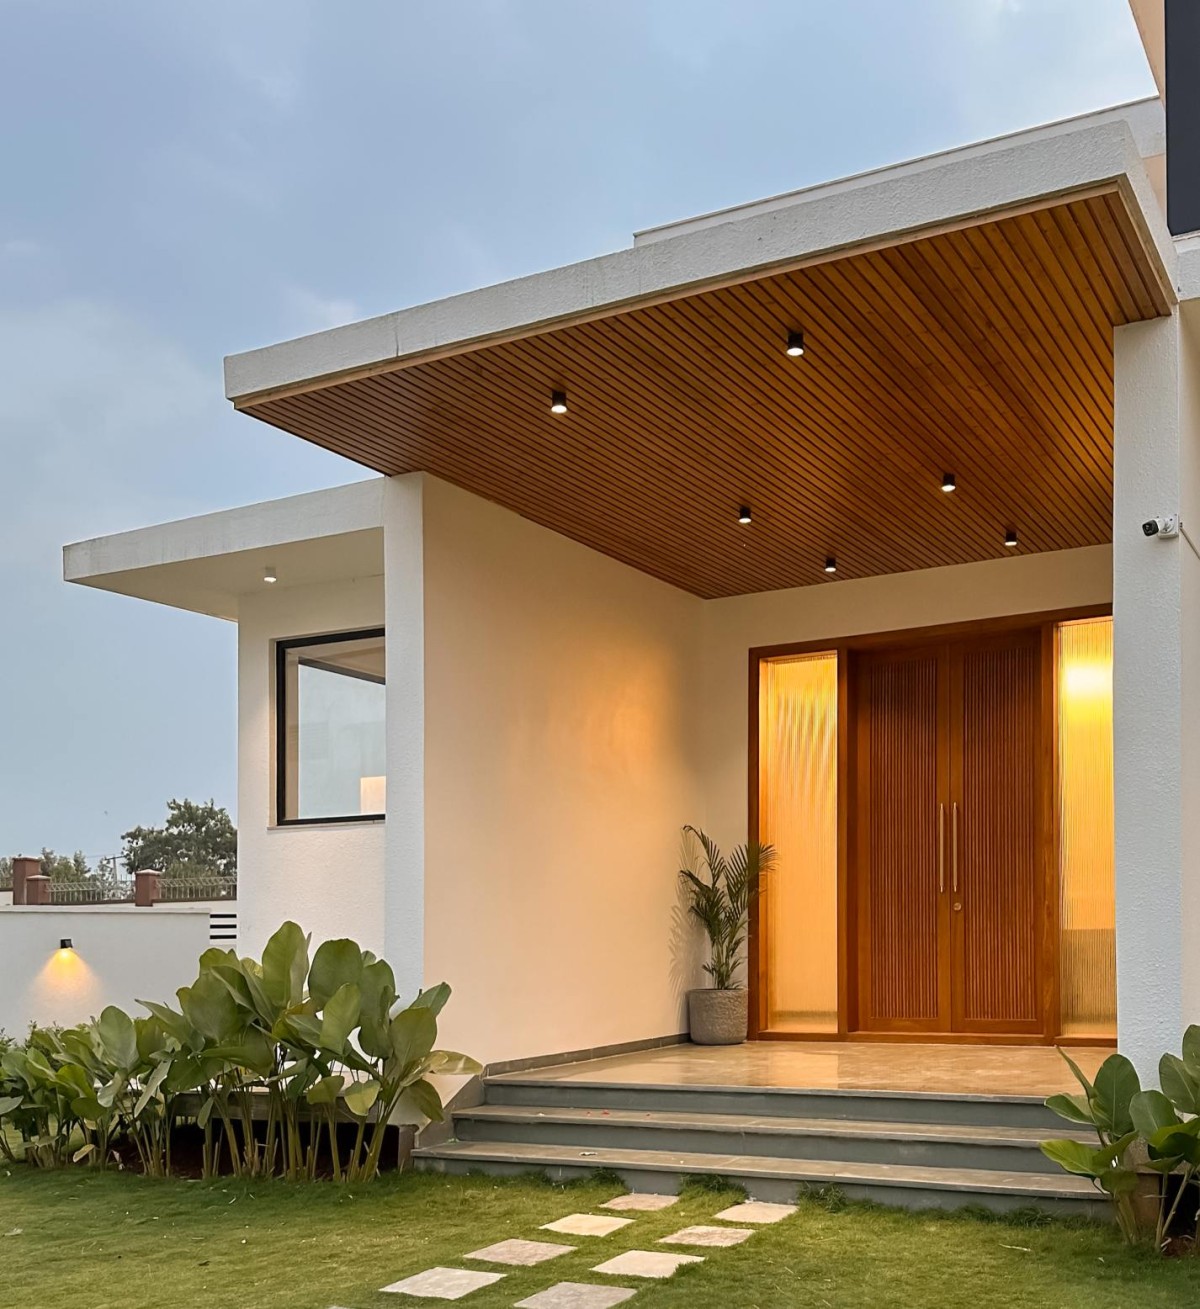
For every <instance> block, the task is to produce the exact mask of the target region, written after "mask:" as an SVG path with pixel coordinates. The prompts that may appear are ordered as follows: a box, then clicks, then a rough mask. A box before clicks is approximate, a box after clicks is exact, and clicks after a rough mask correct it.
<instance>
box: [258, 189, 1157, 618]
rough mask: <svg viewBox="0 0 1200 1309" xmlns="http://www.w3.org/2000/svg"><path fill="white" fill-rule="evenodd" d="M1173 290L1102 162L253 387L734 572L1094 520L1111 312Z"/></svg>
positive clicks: (852, 566)
mask: <svg viewBox="0 0 1200 1309" xmlns="http://www.w3.org/2000/svg"><path fill="white" fill-rule="evenodd" d="M1167 308H1168V306H1167V304H1166V302H1165V300H1164V298H1163V292H1162V290H1161V288H1160V286H1159V284H1158V283H1157V281H1156V280H1155V277H1154V274H1153V269H1152V266H1151V265H1150V263H1149V261H1148V259H1147V257H1146V254H1145V251H1144V249H1143V247H1142V245H1141V242H1140V239H1139V237H1138V235H1137V232H1136V229H1135V227H1134V225H1133V223H1132V222H1131V220H1130V218H1129V215H1128V212H1127V210H1126V208H1125V205H1124V203H1123V201H1122V200H1121V198H1120V196H1119V195H1118V193H1117V192H1116V190H1115V188H1114V189H1113V190H1112V191H1107V192H1102V193H1091V194H1089V195H1087V196H1085V197H1082V198H1076V199H1072V200H1069V201H1064V202H1062V203H1059V204H1056V205H1052V206H1047V207H1044V208H1041V209H1037V210H1032V211H1027V212H1023V213H1020V214H1015V215H1011V216H1007V217H1003V218H997V219H992V220H990V221H986V222H980V223H978V224H976V225H974V226H969V227H964V228H960V229H958V230H953V231H941V232H938V233H936V234H934V235H929V236H926V237H923V238H921V239H918V240H912V241H909V242H906V243H904V244H899V245H894V246H891V247H888V248H886V249H875V250H870V251H866V252H860V253H854V254H850V255H847V256H845V257H842V258H839V259H835V260H829V261H826V262H821V263H817V264H812V265H809V266H806V267H802V268H799V269H796V270H793V271H789V272H784V273H774V274H771V275H769V276H760V277H757V278H754V279H751V280H747V281H743V282H740V283H738V284H736V285H731V286H725V287H722V288H720V289H715V290H708V291H704V292H701V293H698V294H693V295H690V296H687V297H682V298H678V299H675V300H671V301H668V302H665V303H656V304H653V305H649V306H639V307H635V308H632V309H628V310H626V311H624V312H620V313H614V314H610V315H609V316H606V317H603V318H599V319H595V320H593V321H589V322H582V323H576V324H573V325H569V326H562V327H557V328H554V329H551V330H546V331H543V332H541V333H539V334H535V335H528V336H525V337H523V338H521V339H516V340H508V341H503V342H499V343H493V344H486V345H482V346H477V347H475V348H473V349H469V350H466V351H464V352H462V353H459V354H454V355H451V356H449V357H441V358H436V359H431V360H427V361H418V362H414V363H410V364H408V365H406V366H395V365H393V366H391V368H390V369H388V370H384V371H379V372H376V373H374V374H372V375H368V376H358V377H353V378H350V379H346V380H341V381H338V380H334V381H330V382H326V383H324V384H320V385H317V386H315V387H313V388H312V389H309V390H306V391H303V392H301V393H295V394H281V395H278V396H265V397H261V398H258V399H255V398H251V399H250V400H249V401H248V402H244V403H243V406H242V407H243V408H244V409H245V410H246V411H247V412H249V413H251V414H253V415H254V416H255V417H257V418H261V419H263V420H264V421H265V422H268V423H271V424H273V425H274V426H276V427H281V428H283V429H284V430H286V431H288V432H292V433H295V434H296V435H297V436H301V437H304V438H305V439H306V440H309V441H313V442H315V443H316V444H318V445H321V446H324V447H326V448H327V449H330V450H335V451H337V452H338V453H340V454H344V455H347V456H348V457H349V458H351V459H354V460H357V461H358V462H359V463H362V464H365V465H367V466H368V467H370V468H373V469H375V470H377V471H378V472H381V473H388V474H394V473H406V472H413V471H417V470H423V471H426V472H429V473H433V474H435V475H436V476H438V477H441V478H444V479H446V480H447V481H449V482H453V483H455V484H456V485H458V486H461V487H463V488H465V489H466V490H468V491H471V492H474V493H475V494H477V495H480V496H483V497H485V498H487V499H489V500H493V501H496V502H498V503H499V504H502V505H505V506H507V507H508V508H510V509H512V510H515V511H516V512H517V513H519V514H522V515H523V516H524V517H526V518H529V519H532V520H533V521H535V522H538V523H541V524H543V525H544V526H546V527H549V528H552V529H553V530H555V531H557V532H561V533H563V534H564V535H565V536H569V537H572V538H573V539H575V540H577V541H581V542H583V543H584V544H585V545H588V546H591V547H593V548H594V549H596V550H599V551H602V552H603V553H605V554H607V555H611V556H612V557H613V558H616V559H620V560H622V561H623V562H625V563H627V564H631V565H632V566H633V567H635V568H639V569H641V570H643V571H644V572H647V573H650V574H652V575H653V576H655V577H659V578H662V579H663V580H664V581H667V582H671V583H673V584H674V585H676V586H679V587H682V588H683V589H685V590H687V591H691V592H693V593H695V594H696V595H700V596H705V597H716V596H728V595H738V594H743V593H747V592H752V591H765V590H773V589H776V588H780V587H791V586H803V585H807V584H810V583H816V582H822V583H828V582H830V581H831V580H833V581H836V580H838V579H843V578H853V577H866V576H870V575H874V574H883V573H894V572H904V571H908V570H910V569H918V568H930V567H935V566H938V565H943V564H958V563H966V562H968V561H972V560H979V559H991V558H1000V557H1004V556H1007V555H1009V554H1011V553H1012V552H1011V551H1009V550H1006V548H1005V546H1004V533H1005V529H1006V528H1009V527H1013V528H1015V529H1016V530H1017V532H1018V534H1019V539H1020V546H1019V549H1020V551H1022V552H1030V551H1041V550H1062V549H1068V548H1071V547H1074V546H1086V545H1094V544H1097V543H1100V542H1105V541H1108V540H1110V539H1111V506H1112V422H1113V394H1112V392H1113V386H1112V375H1113V362H1112V328H1113V327H1114V326H1116V325H1119V324H1123V323H1129V322H1133V321H1137V320H1141V319H1146V318H1151V317H1156V316H1158V315H1160V314H1162V313H1164V312H1166V311H1167ZM793 328H802V329H803V331H804V334H805V340H806V347H807V348H806V353H805V355H804V357H803V358H801V359H792V358H789V357H788V356H787V355H785V353H784V349H783V347H784V343H785V338H786V335H787V332H788V331H789V330H790V329H793ZM554 389H563V390H565V391H566V392H567V393H568V397H569V412H568V413H567V414H565V415H562V416H555V415H552V414H551V413H550V412H549V403H550V393H551V391H552V390H554ZM943 472H952V473H954V474H955V476H956V477H957V479H958V490H957V491H955V492H954V494H952V495H946V494H944V493H943V492H942V491H941V489H940V484H941V475H942V473H943ZM742 504H747V505H750V506H751V507H752V509H753V523H752V524H751V525H750V526H749V527H743V526H740V525H739V524H738V523H737V521H736V519H737V510H738V507H739V506H740V505H742ZM827 555H834V556H835V557H836V559H837V565H838V571H837V575H836V578H834V579H830V578H829V577H827V576H826V574H825V573H824V571H823V565H824V561H825V558H826V556H827Z"/></svg>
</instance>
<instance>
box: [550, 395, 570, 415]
mask: <svg viewBox="0 0 1200 1309" xmlns="http://www.w3.org/2000/svg"><path fill="white" fill-rule="evenodd" d="M550 412H551V413H552V414H565V413H566V412H567V393H566V392H565V391H551V392H550Z"/></svg>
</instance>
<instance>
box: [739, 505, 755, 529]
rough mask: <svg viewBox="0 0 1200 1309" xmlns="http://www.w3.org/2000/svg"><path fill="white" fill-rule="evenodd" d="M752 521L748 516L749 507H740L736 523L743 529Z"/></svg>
mask: <svg viewBox="0 0 1200 1309" xmlns="http://www.w3.org/2000/svg"><path fill="white" fill-rule="evenodd" d="M752 521H753V519H752V518H751V516H750V506H749V505H742V507H741V508H740V509H739V510H738V522H739V523H741V524H742V526H743V527H745V526H747V525H748V524H749V523H751V522H752Z"/></svg>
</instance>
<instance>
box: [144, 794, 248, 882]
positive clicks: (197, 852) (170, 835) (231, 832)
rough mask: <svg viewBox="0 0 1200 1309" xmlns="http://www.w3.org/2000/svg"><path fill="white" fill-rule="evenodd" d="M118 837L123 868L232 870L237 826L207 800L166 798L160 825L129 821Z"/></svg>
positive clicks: (184, 873)
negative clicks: (164, 812)
mask: <svg viewBox="0 0 1200 1309" xmlns="http://www.w3.org/2000/svg"><path fill="white" fill-rule="evenodd" d="M121 840H122V842H123V843H124V844H123V846H122V849H121V861H122V863H124V865H125V869H126V871H127V872H129V873H136V872H137V871H138V870H139V869H142V868H157V869H158V870H159V871H160V872H162V873H163V874H164V875H165V876H166V877H168V878H180V877H198V876H214V875H215V876H220V877H234V876H236V875H237V829H236V828H235V827H234V825H233V822H232V820H231V819H230V817H229V813H228V811H227V810H225V809H222V808H220V807H219V806H218V805H217V804H216V803H215V801H212V800H209V801H208V802H207V803H205V804H198V803H196V802H195V801H194V800H168V801H167V818H166V821H165V822H164V823H163V825H162V826H161V827H134V828H132V829H131V830H130V831H128V832H125V833H124V834H123V835H122V837H121Z"/></svg>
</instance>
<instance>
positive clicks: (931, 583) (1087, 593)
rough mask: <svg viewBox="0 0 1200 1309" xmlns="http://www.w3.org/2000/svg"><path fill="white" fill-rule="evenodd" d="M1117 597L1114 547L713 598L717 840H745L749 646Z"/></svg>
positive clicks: (707, 734)
mask: <svg viewBox="0 0 1200 1309" xmlns="http://www.w3.org/2000/svg"><path fill="white" fill-rule="evenodd" d="M1111 599H1112V551H1111V549H1110V548H1109V547H1108V546H1093V547H1091V548H1088V549H1083V550H1064V551H1059V552H1056V553H1053V554H1037V555H1025V556H1022V555H1015V556H1013V557H1010V558H1006V559H997V560H990V561H987V562H984V563H977V564H960V565H957V566H955V567H950V568H931V569H926V570H923V571H921V572H915V573H895V574H892V575H890V576H887V577H870V578H863V579H860V580H857V581H830V582H828V583H826V584H825V585H823V586H822V585H818V586H806V587H798V588H795V589H793V590H788V591H767V592H762V593H760V594H757V595H744V596H734V597H732V598H730V599H727V600H712V601H709V602H708V603H707V604H706V605H705V606H704V618H703V623H704V626H703V640H702V646H703V651H704V669H703V695H702V700H701V714H702V720H703V726H704V734H703V759H704V766H705V777H704V781H705V795H706V798H707V803H706V806H705V811H704V817H703V821H704V822H705V824H706V825H707V826H708V829H709V831H710V833H711V834H712V835H713V836H714V837H715V839H716V840H717V841H718V843H721V844H728V845H733V844H736V843H738V842H741V841H744V840H745V839H746V835H747V832H746V823H747V816H748V815H747V788H748V786H749V776H748V763H749V755H748V751H749V739H748V717H747V715H748V683H749V652H750V650H751V649H752V648H754V647H756V646H765V645H782V644H786V643H790V642H796V643H799V642H807V641H824V640H831V641H832V640H836V639H837V638H839V637H845V636H854V635H860V634H863V633H869V632H892V631H901V630H903V629H905V628H914V627H933V626H936V625H937V624H940V623H958V622H968V621H970V620H972V619H983V618H996V617H1000V616H1003V615H1006V614H1025V613H1036V612H1038V611H1039V610H1040V611H1048V610H1052V609H1061V608H1068V607H1072V606H1077V605H1092V604H1106V603H1108V602H1109V601H1110V600H1111Z"/></svg>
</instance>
